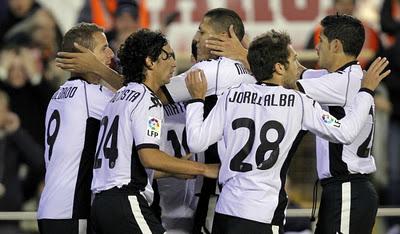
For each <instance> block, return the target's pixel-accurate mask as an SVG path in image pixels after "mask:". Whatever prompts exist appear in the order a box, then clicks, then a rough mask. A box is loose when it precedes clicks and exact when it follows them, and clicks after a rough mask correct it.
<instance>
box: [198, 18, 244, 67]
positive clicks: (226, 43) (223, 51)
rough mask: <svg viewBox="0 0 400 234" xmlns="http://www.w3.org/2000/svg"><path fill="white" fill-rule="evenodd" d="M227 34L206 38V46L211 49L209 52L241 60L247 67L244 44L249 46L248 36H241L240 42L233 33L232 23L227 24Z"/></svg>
mask: <svg viewBox="0 0 400 234" xmlns="http://www.w3.org/2000/svg"><path fill="white" fill-rule="evenodd" d="M229 34H230V35H229V36H226V35H211V36H210V38H208V39H207V40H206V47H207V48H209V49H210V50H211V51H210V53H211V54H214V55H217V56H223V57H227V58H230V59H234V60H238V61H241V62H242V63H243V64H244V65H245V66H246V68H247V69H249V66H248V63H247V49H246V46H247V47H248V46H249V39H248V37H243V40H242V42H241V41H240V40H239V38H238V37H237V36H236V34H235V31H234V29H233V25H231V26H229Z"/></svg>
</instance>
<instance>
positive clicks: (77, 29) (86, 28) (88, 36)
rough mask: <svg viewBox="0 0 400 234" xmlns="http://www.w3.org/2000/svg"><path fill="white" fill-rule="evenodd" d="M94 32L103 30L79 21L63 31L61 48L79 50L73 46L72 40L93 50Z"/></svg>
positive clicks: (65, 50)
mask: <svg viewBox="0 0 400 234" xmlns="http://www.w3.org/2000/svg"><path fill="white" fill-rule="evenodd" d="M96 32H100V33H102V32H104V29H103V28H101V27H99V26H98V25H96V24H92V23H79V24H77V25H75V26H74V27H72V28H71V29H70V30H68V32H66V33H65V35H64V37H63V40H62V46H61V50H62V51H64V52H79V51H78V50H77V49H76V48H75V47H74V42H77V43H78V44H79V45H81V46H83V47H85V48H88V49H89V50H93V49H94V47H95V44H94V37H93V34H94V33H96Z"/></svg>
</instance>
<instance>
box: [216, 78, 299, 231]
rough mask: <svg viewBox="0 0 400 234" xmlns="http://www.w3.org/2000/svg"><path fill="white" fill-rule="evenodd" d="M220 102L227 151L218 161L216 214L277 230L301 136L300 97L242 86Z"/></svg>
mask: <svg viewBox="0 0 400 234" xmlns="http://www.w3.org/2000/svg"><path fill="white" fill-rule="evenodd" d="M223 98H226V100H225V109H226V113H225V116H226V119H225V123H224V124H225V126H224V130H223V131H224V133H223V136H224V137H223V139H222V141H224V144H225V146H226V149H225V154H224V155H220V159H221V162H222V163H221V168H220V175H219V181H220V183H221V184H222V186H223V189H222V191H221V194H220V198H219V201H218V204H217V208H216V211H217V212H219V213H223V214H229V215H233V216H237V217H243V218H246V219H251V220H256V221H259V222H263V223H271V222H273V221H274V222H275V224H282V223H281V222H283V211H284V209H285V208H286V205H287V199H286V195H285V192H284V181H285V176H286V172H287V170H288V165H289V162H290V159H291V157H292V156H293V153H294V151H295V148H296V147H297V144H298V142H299V140H300V138H301V136H302V135H303V133H304V131H302V113H303V104H302V98H303V96H302V95H301V94H299V93H298V92H296V91H293V90H288V89H285V88H283V87H281V86H270V85H265V84H242V85H240V86H239V87H237V88H232V89H230V90H229V93H228V94H227V95H226V96H225V95H224V96H223ZM233 204H234V205H233ZM276 210H278V212H276ZM276 214H278V215H280V216H281V217H274V215H276ZM274 218H275V219H276V220H273V219H274ZM277 222H278V223H277Z"/></svg>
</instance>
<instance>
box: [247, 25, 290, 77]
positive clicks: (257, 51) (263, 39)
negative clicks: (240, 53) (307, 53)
mask: <svg viewBox="0 0 400 234" xmlns="http://www.w3.org/2000/svg"><path fill="white" fill-rule="evenodd" d="M289 44H291V40H290V37H289V35H288V34H287V33H285V32H277V31H275V30H271V31H269V32H267V33H265V34H262V35H260V36H258V37H257V38H256V39H254V40H253V42H251V44H250V47H249V52H248V54H247V60H248V61H249V64H250V70H251V72H252V73H253V75H254V76H255V77H256V80H257V81H264V80H269V79H271V78H272V74H273V73H274V71H275V64H276V63H280V64H283V65H284V66H285V68H287V66H288V64H289V61H288V58H289V49H288V46H289Z"/></svg>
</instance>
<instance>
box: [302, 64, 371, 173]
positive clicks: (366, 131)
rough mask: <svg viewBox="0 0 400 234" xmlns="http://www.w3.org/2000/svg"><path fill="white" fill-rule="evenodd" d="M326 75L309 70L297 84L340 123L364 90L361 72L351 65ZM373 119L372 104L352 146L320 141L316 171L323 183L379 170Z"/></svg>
mask: <svg viewBox="0 0 400 234" xmlns="http://www.w3.org/2000/svg"><path fill="white" fill-rule="evenodd" d="M324 71H325V70H322V72H321V73H320V74H318V72H317V71H315V70H312V71H308V70H306V71H305V72H304V73H303V79H302V80H299V81H298V84H300V85H299V89H300V90H301V91H302V92H304V93H305V94H307V95H308V96H310V97H311V98H313V99H315V100H316V101H318V102H319V103H320V104H321V106H322V107H323V109H324V110H326V111H328V112H329V113H330V114H331V115H333V116H335V117H336V118H337V119H341V118H343V117H344V116H345V115H346V114H347V113H349V111H351V110H352V109H354V106H353V103H352V102H351V101H352V100H353V99H354V96H355V95H356V94H357V93H358V90H359V89H360V87H361V79H362V78H363V71H362V68H361V66H360V65H358V64H357V63H356V62H352V63H349V64H346V65H345V66H343V67H342V68H341V69H339V70H338V71H337V72H333V73H328V74H325V75H323V74H324ZM325 72H326V71H325ZM321 74H322V76H321ZM374 115H375V105H374V103H372V104H371V106H370V112H369V116H368V121H366V122H365V124H364V126H363V128H362V130H361V132H360V133H359V134H358V136H357V138H356V139H355V140H354V142H353V143H352V144H350V145H343V144H336V143H333V142H329V141H327V140H325V139H322V138H320V137H317V140H316V147H317V170H318V177H319V178H320V179H325V178H330V177H332V176H343V175H348V174H355V173H360V174H370V173H372V172H374V171H375V170H376V165H375V161H374V158H373V156H372V155H371V147H372V143H373V135H374V134H373V132H374Z"/></svg>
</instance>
